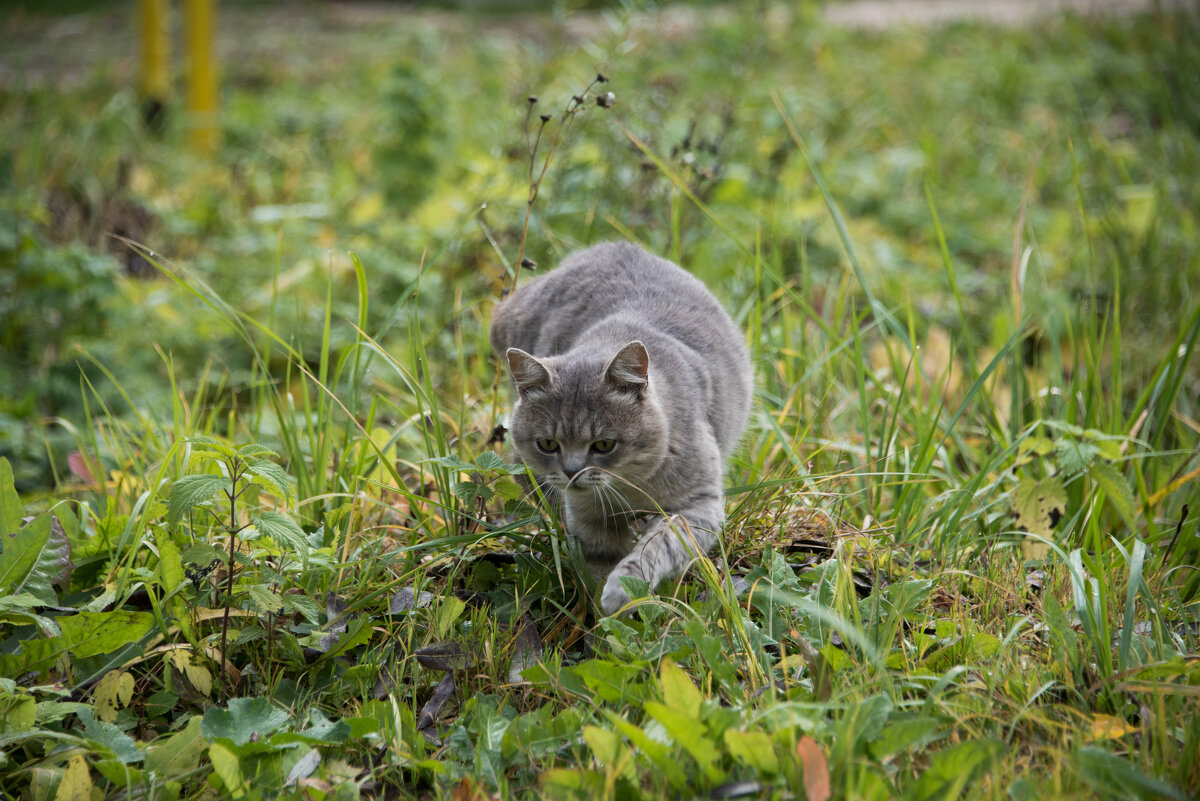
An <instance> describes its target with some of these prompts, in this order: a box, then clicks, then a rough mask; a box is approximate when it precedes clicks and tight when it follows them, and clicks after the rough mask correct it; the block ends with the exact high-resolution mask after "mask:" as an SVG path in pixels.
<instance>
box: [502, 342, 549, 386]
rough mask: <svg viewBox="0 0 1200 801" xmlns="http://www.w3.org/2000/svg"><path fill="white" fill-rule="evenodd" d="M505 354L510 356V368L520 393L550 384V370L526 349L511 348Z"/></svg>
mask: <svg viewBox="0 0 1200 801" xmlns="http://www.w3.org/2000/svg"><path fill="white" fill-rule="evenodd" d="M505 355H506V356H508V369H509V371H510V372H511V373H512V377H513V383H514V384H516V385H517V392H519V393H520V394H522V395H524V394H525V393H527V392H530V391H535V390H542V389H545V388H546V387H547V386H548V385H549V384H550V371H549V370H547V369H546V367H545V365H543V364H542V363H541V362H539V361H538V360H537V359H535V358H533V357H532V356H530V355H529V354H528V353H526V352H525V351H523V350H521V349H520V348H509V349H508V353H507V354H505Z"/></svg>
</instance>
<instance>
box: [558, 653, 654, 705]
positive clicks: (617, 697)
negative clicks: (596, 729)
mask: <svg viewBox="0 0 1200 801" xmlns="http://www.w3.org/2000/svg"><path fill="white" fill-rule="evenodd" d="M572 671H573V672H574V673H575V675H577V676H579V677H580V678H582V679H583V681H584V684H586V685H587V687H588V689H589V690H591V691H592V692H593V693H595V694H596V696H597V697H598V698H600V699H601V700H602V701H609V702H611V703H616V702H620V701H627V700H629V699H628V698H626V696H627V694H628V693H629V690H630V685H631V684H633V683H635V682H637V681H638V679H639V677H640V676H641V674H642V668H640V667H638V666H637V665H626V664H618V663H616V662H609V661H608V660H605V659H589V660H588V661H586V662H580V663H579V664H578V665H576V666H575V667H574V668H572Z"/></svg>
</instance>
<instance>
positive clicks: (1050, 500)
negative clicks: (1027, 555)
mask: <svg viewBox="0 0 1200 801" xmlns="http://www.w3.org/2000/svg"><path fill="white" fill-rule="evenodd" d="M1012 508H1013V515H1014V516H1015V517H1016V523H1017V527H1018V528H1020V529H1023V530H1025V531H1028V532H1029V533H1030V534H1037V535H1038V536H1039V537H1045V538H1046V539H1052V538H1053V537H1054V526H1055V525H1056V524H1057V523H1058V521H1059V519H1060V518H1061V517H1062V516H1063V515H1064V514H1066V509H1067V491H1066V490H1065V489H1064V488H1063V484H1062V480H1061V479H1058V478H1044V479H1042V480H1041V481H1035V480H1034V479H1031V478H1025V479H1022V480H1021V483H1020V484H1018V485H1017V489H1016V491H1015V492H1014V493H1013V500H1012Z"/></svg>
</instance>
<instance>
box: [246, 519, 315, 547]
mask: <svg viewBox="0 0 1200 801" xmlns="http://www.w3.org/2000/svg"><path fill="white" fill-rule="evenodd" d="M250 522H251V523H253V524H254V527H255V528H256V529H258V531H259V533H260V534H263V535H264V536H267V537H270V538H271V539H272V540H274V541H275V544H276V545H278V546H280V547H281V548H289V549H291V550H292V551H294V552H297V553H302V554H305V553H308V538H307V537H306V536H305V534H304V529H302V528H300V526H298V525H297V524H296V521H294V520H292V519H291V518H290V517H288V516H287V515H285V514H280V513H279V512H262V513H260V514H257V515H250Z"/></svg>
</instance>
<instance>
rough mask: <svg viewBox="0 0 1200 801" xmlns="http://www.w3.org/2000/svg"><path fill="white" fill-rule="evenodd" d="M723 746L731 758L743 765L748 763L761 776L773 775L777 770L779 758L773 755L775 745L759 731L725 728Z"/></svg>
mask: <svg viewBox="0 0 1200 801" xmlns="http://www.w3.org/2000/svg"><path fill="white" fill-rule="evenodd" d="M724 739H725V747H726V748H728V749H729V753H730V754H732V755H733V758H734V759H736V760H737V761H739V762H741V763H742V764H744V765H749V766H750V767H751V768H753V769H754V772H755V773H757V774H759V775H762V776H773V775H775V774H776V773H778V772H779V759H778V758H777V757H776V756H775V746H774V744H773V743H772V742H771V738H770V737H768V736H767V735H766V734H764V733H763V732H761V731H741V730H739V729H726V730H725V734H724Z"/></svg>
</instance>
